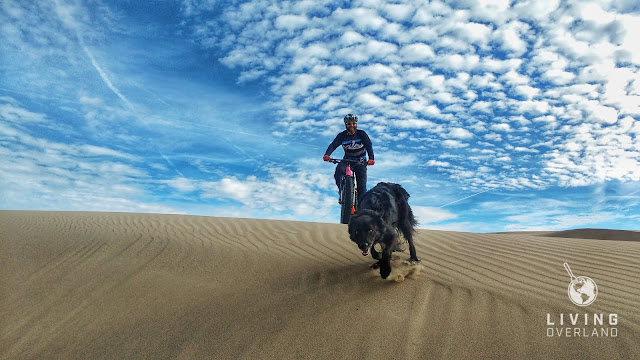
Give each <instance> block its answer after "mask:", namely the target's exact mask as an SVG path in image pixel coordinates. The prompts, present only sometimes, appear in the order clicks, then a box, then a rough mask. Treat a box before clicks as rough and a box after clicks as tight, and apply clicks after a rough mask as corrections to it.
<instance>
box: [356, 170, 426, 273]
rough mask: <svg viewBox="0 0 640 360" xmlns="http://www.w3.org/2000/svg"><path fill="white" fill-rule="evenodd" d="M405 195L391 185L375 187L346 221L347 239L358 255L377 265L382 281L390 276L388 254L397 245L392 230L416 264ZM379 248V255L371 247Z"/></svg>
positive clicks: (412, 226)
mask: <svg viewBox="0 0 640 360" xmlns="http://www.w3.org/2000/svg"><path fill="white" fill-rule="evenodd" d="M408 199H409V194H408V193H407V191H406V190H405V189H404V188H402V186H400V185H398V184H393V183H384V182H383V183H379V184H378V185H376V186H375V187H374V188H372V189H371V190H369V191H367V192H366V193H365V194H364V195H363V196H362V197H361V198H360V199H359V206H358V210H357V211H356V212H355V214H353V215H352V216H351V220H350V221H349V236H350V237H351V241H353V242H355V243H356V244H358V248H360V250H362V255H365V256H366V255H368V254H369V251H371V255H372V256H373V258H374V259H376V260H378V262H377V263H376V264H375V265H374V268H377V267H379V268H380V276H382V278H383V279H386V278H387V277H388V276H389V274H390V273H391V252H392V251H393V250H394V249H395V247H396V245H397V235H396V229H398V230H400V232H402V234H403V235H404V238H405V239H407V242H408V243H409V252H410V254H411V256H410V260H411V261H416V262H417V261H420V260H418V257H417V256H416V248H415V246H414V245H413V232H414V227H415V225H416V219H415V218H414V216H413V212H412V211H411V207H410V206H409V202H408ZM376 243H380V244H381V245H383V249H382V255H381V254H380V253H378V251H376V249H375V248H374V245H375V244H376Z"/></svg>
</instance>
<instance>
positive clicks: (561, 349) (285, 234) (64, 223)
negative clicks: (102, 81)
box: [0, 211, 640, 359]
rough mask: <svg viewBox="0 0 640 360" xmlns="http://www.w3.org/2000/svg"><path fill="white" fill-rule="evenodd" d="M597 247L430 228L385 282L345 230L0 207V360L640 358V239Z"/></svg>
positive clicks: (335, 226) (396, 262)
mask: <svg viewBox="0 0 640 360" xmlns="http://www.w3.org/2000/svg"><path fill="white" fill-rule="evenodd" d="M588 235H590V234H586V235H583V238H571V237H568V238H558V237H545V236H539V235H538V236H535V235H527V234H518V233H514V234H508V233H507V234H472V233H459V232H444V231H429V230H419V231H418V232H417V234H416V236H415V243H416V248H417V253H418V257H419V258H420V259H421V260H422V262H421V263H420V264H419V265H411V264H407V263H405V262H404V260H406V259H408V252H407V253H395V257H396V259H394V261H393V263H392V266H393V268H394V271H393V272H392V275H391V279H389V280H382V279H381V278H380V276H379V274H378V273H377V272H376V271H375V270H372V269H371V268H370V265H371V264H372V263H373V261H372V259H371V257H363V256H362V255H361V253H360V251H359V250H358V249H357V247H356V246H355V244H353V243H352V242H350V240H349V238H348V235H347V231H346V226H345V225H338V224H321V223H302V222H289V221H271V220H255V219H230V218H213V217H197V216H181V215H153V214H128V213H82V212H22V211H0V359H140V358H146V359H174V358H175V359H236V358H239V359H638V358H640V275H639V274H640V243H639V242H636V241H616V240H607V241H603V240H590V239H585V238H587V237H589V236H588ZM601 238H602V236H601ZM605 238H606V237H605ZM564 262H567V263H568V264H570V265H571V269H572V271H573V272H574V273H575V275H576V276H588V277H590V278H591V279H593V280H594V281H595V282H596V283H597V285H598V290H599V293H598V296H597V298H596V300H595V302H594V303H593V304H591V305H590V306H588V307H579V306H576V305H574V304H573V303H572V302H571V301H570V300H569V297H568V295H567V289H568V286H569V283H570V282H571V278H570V277H569V275H568V273H567V272H566V271H565V269H564V268H563V263H564ZM560 314H564V315H563V316H565V317H568V316H569V314H579V315H580V320H579V321H578V323H577V325H576V326H573V325H568V326H567V323H568V322H569V320H568V319H567V320H565V324H564V325H563V326H560V325H559V316H560ZM593 314H604V318H605V324H604V325H606V326H605V327H609V328H610V327H615V329H616V331H617V335H616V336H615V337H613V336H608V337H604V336H589V337H576V336H570V337H567V336H548V328H550V327H556V328H566V327H570V328H571V333H572V334H573V329H574V328H587V329H590V328H593V327H594V326H592V324H591V323H589V325H588V326H586V327H585V326H584V318H583V316H584V315H586V316H587V317H589V318H590V317H591V316H592V315H593ZM610 314H616V316H617V323H616V324H615V326H610V324H609V323H608V322H607V317H608V316H609V315H610ZM548 316H550V319H551V320H552V322H553V323H554V325H555V326H549V325H548V323H547V321H548V319H547V317H548ZM588 321H589V322H591V319H589V320H588ZM589 335H591V331H590V330H589Z"/></svg>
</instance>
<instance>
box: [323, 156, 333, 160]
mask: <svg viewBox="0 0 640 360" xmlns="http://www.w3.org/2000/svg"><path fill="white" fill-rule="evenodd" d="M322 160H324V161H329V160H331V157H330V156H329V155H325V156H323V157H322Z"/></svg>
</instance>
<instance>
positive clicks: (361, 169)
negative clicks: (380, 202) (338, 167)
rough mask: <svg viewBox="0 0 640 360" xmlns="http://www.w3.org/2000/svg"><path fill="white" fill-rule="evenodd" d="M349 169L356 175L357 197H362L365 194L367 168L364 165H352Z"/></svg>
mask: <svg viewBox="0 0 640 360" xmlns="http://www.w3.org/2000/svg"><path fill="white" fill-rule="evenodd" d="M351 169H353V172H355V173H356V181H357V182H358V196H362V195H364V193H366V192H367V166H366V165H364V164H353V165H352V166H351Z"/></svg>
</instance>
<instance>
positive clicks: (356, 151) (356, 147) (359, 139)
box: [325, 130, 373, 160]
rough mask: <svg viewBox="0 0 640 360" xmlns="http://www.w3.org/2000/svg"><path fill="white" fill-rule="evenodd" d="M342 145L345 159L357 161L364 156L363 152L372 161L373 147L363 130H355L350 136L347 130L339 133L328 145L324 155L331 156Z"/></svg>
mask: <svg viewBox="0 0 640 360" xmlns="http://www.w3.org/2000/svg"><path fill="white" fill-rule="evenodd" d="M340 145H342V149H344V158H345V159H359V158H362V157H364V156H365V152H366V153H367V154H369V159H371V160H373V145H372V144H371V139H369V135H367V133H366V132H364V130H356V133H355V134H353V135H351V134H349V132H348V131H347V130H345V131H343V132H341V133H339V134H338V136H336V138H335V139H333V141H332V142H331V144H329V147H328V148H327V151H325V155H331V153H332V152H333V151H334V150H335V149H337V148H338V146H340Z"/></svg>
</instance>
